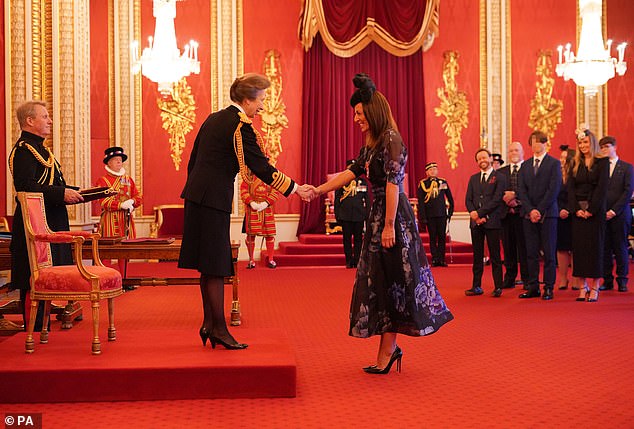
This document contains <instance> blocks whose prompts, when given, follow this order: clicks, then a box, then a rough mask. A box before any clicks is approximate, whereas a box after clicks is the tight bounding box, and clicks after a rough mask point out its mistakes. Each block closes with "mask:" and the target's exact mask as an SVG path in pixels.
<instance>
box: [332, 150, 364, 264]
mask: <svg viewBox="0 0 634 429" xmlns="http://www.w3.org/2000/svg"><path fill="white" fill-rule="evenodd" d="M356 161H357V160H356V159H350V160H348V162H346V168H349V167H350V166H351V165H352V164H354V163H355V162H356ZM368 207H370V205H369V202H368V186H367V183H366V181H365V179H363V178H361V177H359V178H357V179H353V180H351V181H350V183H348V185H346V186H344V187H342V188H339V189H337V190H336V191H335V218H336V219H337V223H338V224H339V225H341V230H342V232H343V251H344V253H345V254H346V268H355V267H356V266H357V263H358V262H359V255H360V254H361V242H362V241H363V223H364V222H365V219H366V217H367V210H368Z"/></svg>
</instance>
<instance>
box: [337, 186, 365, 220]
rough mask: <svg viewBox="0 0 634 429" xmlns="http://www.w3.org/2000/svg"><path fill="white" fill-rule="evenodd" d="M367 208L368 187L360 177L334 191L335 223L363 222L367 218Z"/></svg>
mask: <svg viewBox="0 0 634 429" xmlns="http://www.w3.org/2000/svg"><path fill="white" fill-rule="evenodd" d="M353 182H354V184H353ZM353 189H354V190H353ZM353 194H354V195H353ZM369 207H370V205H369V202H368V186H367V182H366V181H365V179H363V178H362V177H359V178H357V179H352V180H351V181H350V183H349V184H348V185H346V186H345V187H342V188H339V189H337V190H336V191H335V218H336V219H337V222H342V221H345V222H363V221H365V219H366V217H367V214H368V209H369Z"/></svg>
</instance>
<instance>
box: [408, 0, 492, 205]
mask: <svg viewBox="0 0 634 429" xmlns="http://www.w3.org/2000/svg"><path fill="white" fill-rule="evenodd" d="M478 3H479V2H477V1H474V0H452V1H441V2H440V35H439V37H438V38H437V39H436V41H435V42H434V45H433V46H432V47H431V48H430V49H429V51H427V52H425V54H424V55H423V70H424V71H423V72H424V77H421V80H423V84H424V85H425V109H426V121H427V161H428V162H429V161H435V162H437V163H438V170H439V175H440V176H441V177H444V178H446V179H447V180H448V181H449V186H450V187H451V190H452V194H453V195H454V199H455V203H456V211H464V210H466V209H465V204H464V195H465V193H466V189H467V181H468V178H469V176H470V175H471V174H473V173H474V172H475V170H476V169H477V166H476V164H475V161H474V158H473V154H474V153H475V151H476V149H477V148H478V147H479V146H480V137H479V134H480V132H479V127H480V101H479V100H480V83H479V76H480V61H479V54H478V52H479V42H478V41H479V30H478V28H479V27H478V23H479V6H478ZM447 50H453V51H458V52H459V53H460V58H459V59H458V63H459V65H460V70H459V72H458V77H457V82H458V88H459V89H460V90H462V91H464V92H465V93H466V95H467V101H468V103H469V125H468V127H467V128H466V129H465V130H464V131H463V134H462V142H463V146H464V153H461V154H459V155H458V168H457V169H455V170H452V169H451V167H450V166H449V161H448V158H447V153H446V151H445V143H446V142H447V136H446V135H445V133H444V132H443V129H442V123H443V117H442V116H440V117H437V116H436V114H435V113H434V108H435V107H437V106H438V105H439V104H440V100H439V99H438V95H437V93H436V90H437V88H441V87H443V80H442V64H443V52H445V51H447ZM408 144H410V145H411V144H412V142H408ZM419 179H422V177H421V178H419Z"/></svg>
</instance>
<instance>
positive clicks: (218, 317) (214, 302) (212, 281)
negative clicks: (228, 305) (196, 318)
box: [200, 274, 236, 344]
mask: <svg viewBox="0 0 634 429" xmlns="http://www.w3.org/2000/svg"><path fill="white" fill-rule="evenodd" d="M200 294H201V296H202V299H203V312H204V320H203V328H205V329H207V331H209V332H211V334H212V335H213V336H214V337H216V338H219V339H221V340H223V341H224V342H226V343H229V344H234V343H236V340H235V339H234V338H233V337H232V336H231V334H230V333H229V330H228V329H227V322H226V321H225V305H224V304H225V282H224V277H215V276H207V275H204V274H201V275H200Z"/></svg>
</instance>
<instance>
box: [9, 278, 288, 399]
mask: <svg viewBox="0 0 634 429" xmlns="http://www.w3.org/2000/svg"><path fill="white" fill-rule="evenodd" d="M183 293H185V294H186V295H187V296H188V297H189V298H191V300H195V299H196V298H197V297H196V294H197V293H198V292H197V291H196V290H192V288H190V287H186V289H178V287H176V286H175V287H173V288H170V289H167V288H152V287H144V288H140V289H139V290H136V291H134V292H133V293H126V294H125V295H123V296H121V297H120V298H118V299H116V300H115V325H116V327H117V340H116V341H114V342H108V341H107V335H106V331H107V309H106V306H105V305H104V306H103V308H102V312H101V313H102V314H101V317H100V322H101V329H100V339H101V342H102V344H101V350H102V354H101V355H100V356H93V355H92V354H91V353H90V350H91V349H90V345H91V336H92V325H91V322H90V306H87V305H84V319H85V320H84V321H83V322H79V323H75V326H74V327H73V329H71V330H61V329H60V326H59V322H58V323H55V322H53V323H52V326H51V327H52V332H51V333H50V335H49V343H48V344H40V343H39V333H36V334H35V353H33V354H31V355H26V354H25V353H24V340H25V337H26V333H20V334H17V335H14V336H13V337H11V338H10V339H7V340H6V341H4V342H3V343H2V344H1V347H2V351H3V352H2V366H1V367H0V380H2V390H0V403H15V402H25V403H26V402H74V401H87V402H90V401H103V400H109V401H126V400H137V401H138V400H157V399H201V398H258V397H260V398H261V397H293V396H295V388H296V363H295V354H294V351H293V350H292V349H291V347H290V345H289V343H288V339H287V337H286V335H285V334H284V333H283V332H282V331H280V330H277V329H262V328H248V327H246V328H241V329H240V339H241V340H242V341H245V342H247V343H248V344H249V348H248V349H247V350H241V351H230V350H225V349H224V348H223V347H221V346H216V347H217V348H216V350H212V349H211V347H210V345H209V342H208V343H207V347H206V348H204V349H203V347H202V343H201V342H200V337H199V336H198V332H197V331H196V329H195V328H194V326H195V325H193V326H192V325H189V324H188V326H186V327H184V326H179V325H178V324H176V326H174V327H166V326H160V325H157V326H153V325H154V322H153V320H154V319H155V317H156V316H160V315H161V314H162V313H164V311H165V310H166V309H169V308H170V307H171V308H172V310H170V311H182V312H183V313H191V310H192V308H191V307H190V304H189V301H190V300H189V299H188V300H187V302H186V307H185V308H182V307H181V306H180V303H182V302H184V301H183V299H182V298H183ZM192 294H193V295H194V296H190V295H192ZM140 318H145V319H146V320H145V321H141V320H139V319H140ZM135 319H136V320H137V323H133V320H135ZM131 325H134V326H131ZM60 356H63V357H64V358H66V359H60ZM25 380H30V381H29V383H28V384H27V383H25ZM50 386H57V387H56V388H55V389H50V388H49V387H50Z"/></svg>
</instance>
